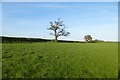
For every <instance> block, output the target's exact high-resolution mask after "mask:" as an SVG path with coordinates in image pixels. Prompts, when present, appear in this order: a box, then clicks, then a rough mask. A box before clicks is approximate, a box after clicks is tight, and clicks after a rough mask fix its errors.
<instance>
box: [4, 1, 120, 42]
mask: <svg viewBox="0 0 120 80" xmlns="http://www.w3.org/2000/svg"><path fill="white" fill-rule="evenodd" d="M2 13H3V14H2V18H3V19H2V21H3V27H2V28H3V29H2V35H5V36H19V37H20V36H21V37H40V38H50V39H53V38H54V37H53V36H51V35H49V33H50V32H51V31H48V30H47V28H48V27H49V22H50V21H55V20H57V18H61V20H63V21H64V24H65V25H66V26H67V29H66V30H67V31H69V32H70V33H71V34H70V36H68V37H60V38H59V39H66V40H84V39H83V38H84V35H87V34H89V35H91V36H92V37H93V39H101V40H108V41H117V40H118V3H117V2H51V3H49V2H44V3H43V2H34V3H33V2H21V3H20V2H18V3H12V2H11V3H9V2H8V3H3V4H2Z"/></svg>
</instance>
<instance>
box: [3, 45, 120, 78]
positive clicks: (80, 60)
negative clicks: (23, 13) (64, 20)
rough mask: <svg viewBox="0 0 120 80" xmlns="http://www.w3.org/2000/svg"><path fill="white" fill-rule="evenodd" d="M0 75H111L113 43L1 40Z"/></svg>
mask: <svg viewBox="0 0 120 80" xmlns="http://www.w3.org/2000/svg"><path fill="white" fill-rule="evenodd" d="M2 57H3V78H5V77H9V78H10V77H15V78H19V77H52V78H53V77H54V78H55V77H71V78H77V77H79V78H86V77H87V78H90V77H92V78H115V77H117V75H118V46H117V43H83V44H82V43H31V44H28V43H27V44H25V43H24V44H23V43H21V44H17V43H16V44H3V52H2Z"/></svg>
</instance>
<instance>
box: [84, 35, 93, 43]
mask: <svg viewBox="0 0 120 80" xmlns="http://www.w3.org/2000/svg"><path fill="white" fill-rule="evenodd" d="M84 39H85V41H87V42H89V41H92V37H91V35H85V36H84Z"/></svg>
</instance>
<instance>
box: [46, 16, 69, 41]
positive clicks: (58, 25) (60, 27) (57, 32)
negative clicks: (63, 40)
mask: <svg viewBox="0 0 120 80" xmlns="http://www.w3.org/2000/svg"><path fill="white" fill-rule="evenodd" d="M65 28H66V27H65V24H63V21H61V20H60V18H58V21H54V23H53V22H50V27H49V28H48V30H52V31H53V33H50V35H53V36H55V42H57V40H58V37H60V36H68V35H69V34H70V32H66V31H65Z"/></svg>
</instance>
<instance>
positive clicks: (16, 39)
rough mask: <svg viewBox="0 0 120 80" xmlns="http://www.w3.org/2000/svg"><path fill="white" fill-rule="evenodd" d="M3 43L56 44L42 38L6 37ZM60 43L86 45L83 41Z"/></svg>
mask: <svg viewBox="0 0 120 80" xmlns="http://www.w3.org/2000/svg"><path fill="white" fill-rule="evenodd" d="M0 38H2V43H15V42H16V43H21V42H54V40H50V39H41V38H20V37H5V36H1V37H0ZM58 42H69V43H85V42H82V41H67V40H58Z"/></svg>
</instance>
